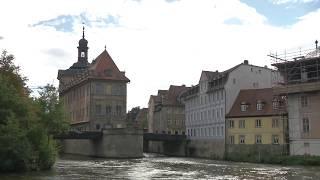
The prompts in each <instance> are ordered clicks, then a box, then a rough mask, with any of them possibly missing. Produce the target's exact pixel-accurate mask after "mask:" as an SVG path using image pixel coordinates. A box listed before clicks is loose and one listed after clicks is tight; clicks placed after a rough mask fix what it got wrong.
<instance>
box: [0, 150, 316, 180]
mask: <svg viewBox="0 0 320 180" xmlns="http://www.w3.org/2000/svg"><path fill="white" fill-rule="evenodd" d="M319 178H320V167H282V166H276V165H263V164H250V163H234V162H224V161H214V160H204V159H194V158H174V157H163V156H155V155H152V154H146V157H145V158H142V159H101V158H85V157H81V156H80V157H79V156H64V157H62V158H60V159H59V160H58V161H57V163H56V165H55V167H54V169H53V170H51V171H46V172H33V173H27V174H19V175H17V174H7V175H0V179H1V180H2V179H4V180H13V179H46V180H56V179H68V180H69V179H139V180H140V179H230V180H231V179H232V180H236V179H276V180H284V179H293V180H300V179H319Z"/></svg>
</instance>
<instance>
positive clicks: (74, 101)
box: [58, 32, 130, 131]
mask: <svg viewBox="0 0 320 180" xmlns="http://www.w3.org/2000/svg"><path fill="white" fill-rule="evenodd" d="M88 49H89V48H88V41H87V40H86V39H85V37H84V32H83V35H82V39H80V41H79V46H78V61H77V62H76V63H74V64H73V65H72V66H71V67H70V68H68V69H66V70H59V72H58V80H59V95H60V98H62V99H63V100H64V104H65V108H66V111H67V112H68V113H69V115H70V119H71V125H72V127H73V128H76V129H78V130H91V131H92V130H101V129H107V128H120V127H124V126H125V117H126V105H127V83H128V82H129V81H130V80H129V79H128V78H127V77H126V76H125V73H124V72H121V71H119V69H118V67H117V66H116V64H115V63H114V61H113V60H112V58H111V56H110V55H109V53H108V52H107V51H106V49H105V50H104V51H103V52H102V53H101V54H100V55H99V56H98V57H97V58H96V59H95V60H93V61H92V62H91V63H89V62H88Z"/></svg>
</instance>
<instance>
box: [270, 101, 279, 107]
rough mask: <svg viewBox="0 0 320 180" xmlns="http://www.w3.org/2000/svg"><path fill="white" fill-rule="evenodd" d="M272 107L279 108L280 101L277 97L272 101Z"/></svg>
mask: <svg viewBox="0 0 320 180" xmlns="http://www.w3.org/2000/svg"><path fill="white" fill-rule="evenodd" d="M272 108H273V109H279V101H278V100H277V99H274V100H273V101H272Z"/></svg>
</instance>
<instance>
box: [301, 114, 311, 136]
mask: <svg viewBox="0 0 320 180" xmlns="http://www.w3.org/2000/svg"><path fill="white" fill-rule="evenodd" d="M302 126H303V133H309V118H307V117H304V118H303V119H302Z"/></svg>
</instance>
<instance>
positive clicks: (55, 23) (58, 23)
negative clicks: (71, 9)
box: [32, 12, 119, 32]
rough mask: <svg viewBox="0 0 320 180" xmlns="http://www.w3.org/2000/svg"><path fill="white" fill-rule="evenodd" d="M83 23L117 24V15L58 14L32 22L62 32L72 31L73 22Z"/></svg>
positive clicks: (91, 24)
mask: <svg viewBox="0 0 320 180" xmlns="http://www.w3.org/2000/svg"><path fill="white" fill-rule="evenodd" d="M79 22H81V23H83V24H85V26H88V27H93V26H97V27H108V26H110V25H114V26H117V25H119V16H112V15H108V16H107V17H94V18H93V17H91V18H90V17H88V15H87V14H86V13H85V12H82V13H80V14H79V15H78V16H77V15H59V16H57V17H55V18H52V19H48V20H43V21H39V22H37V23H35V24H33V25H32V26H33V27H36V26H49V27H54V28H55V29H56V30H57V31H62V32H73V31H74V30H73V27H74V24H75V23H79Z"/></svg>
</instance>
